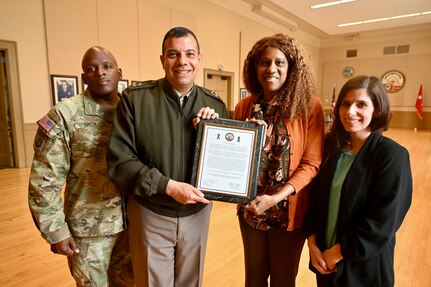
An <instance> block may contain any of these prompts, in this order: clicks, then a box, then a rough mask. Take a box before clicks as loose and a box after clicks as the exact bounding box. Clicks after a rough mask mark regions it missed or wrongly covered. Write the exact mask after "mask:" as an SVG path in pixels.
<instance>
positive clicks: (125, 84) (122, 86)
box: [118, 79, 129, 94]
mask: <svg viewBox="0 0 431 287" xmlns="http://www.w3.org/2000/svg"><path fill="white" fill-rule="evenodd" d="M128 86H129V80H126V79H121V80H119V81H118V92H119V93H120V94H121V93H122V92H123V91H124V90H125V89H126V88H127V87H128Z"/></svg>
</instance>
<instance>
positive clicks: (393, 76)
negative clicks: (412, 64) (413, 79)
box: [382, 70, 406, 93]
mask: <svg viewBox="0 0 431 287" xmlns="http://www.w3.org/2000/svg"><path fill="white" fill-rule="evenodd" d="M382 83H383V84H384V85H385V88H386V92H388V93H396V92H398V91H399V90H401V89H402V88H403V87H404V85H405V84H406V76H404V74H403V73H402V72H400V71H397V70H391V71H388V72H386V73H384V74H383V76H382Z"/></svg>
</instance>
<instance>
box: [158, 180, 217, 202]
mask: <svg viewBox="0 0 431 287" xmlns="http://www.w3.org/2000/svg"><path fill="white" fill-rule="evenodd" d="M166 194H167V195H169V196H171V197H172V198H173V199H175V200H176V201H178V202H179V203H182V204H192V203H197V202H201V203H209V201H208V200H207V199H206V198H205V197H204V194H203V193H202V192H201V191H200V190H199V189H197V188H195V187H194V186H193V185H190V184H188V183H185V182H179V181H175V180H172V179H170V180H169V181H168V185H167V186H166Z"/></svg>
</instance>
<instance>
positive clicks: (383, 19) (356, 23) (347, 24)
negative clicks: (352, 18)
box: [337, 11, 431, 27]
mask: <svg viewBox="0 0 431 287" xmlns="http://www.w3.org/2000/svg"><path fill="white" fill-rule="evenodd" d="M428 14H431V11H425V12H418V13H411V14H405V15H397V16H391V17H383V18H376V19H370V20H364V21H356V22H350V23H343V24H338V25H337V27H347V26H354V25H360V24H368V23H375V22H382V21H388V20H396V19H403V18H408V17H417V16H421V15H428Z"/></svg>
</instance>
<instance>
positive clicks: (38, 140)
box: [33, 129, 48, 151]
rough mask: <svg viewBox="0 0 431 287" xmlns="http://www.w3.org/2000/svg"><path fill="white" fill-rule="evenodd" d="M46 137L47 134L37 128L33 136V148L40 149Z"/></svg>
mask: <svg viewBox="0 0 431 287" xmlns="http://www.w3.org/2000/svg"><path fill="white" fill-rule="evenodd" d="M47 139H48V136H47V135H46V134H45V133H44V132H43V131H41V130H40V129H38V131H37V133H36V136H35V138H34V143H33V147H34V149H35V150H38V151H41V150H42V148H43V146H44V145H45V143H46V140H47Z"/></svg>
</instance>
